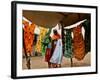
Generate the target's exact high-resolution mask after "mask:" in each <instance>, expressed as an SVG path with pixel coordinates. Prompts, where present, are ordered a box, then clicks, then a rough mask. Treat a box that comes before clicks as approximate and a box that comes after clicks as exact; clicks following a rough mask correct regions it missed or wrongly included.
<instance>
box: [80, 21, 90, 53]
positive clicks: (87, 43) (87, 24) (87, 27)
mask: <svg viewBox="0 0 100 80" xmlns="http://www.w3.org/2000/svg"><path fill="white" fill-rule="evenodd" d="M82 26H83V27H84V29H85V52H86V53H88V52H89V51H91V27H90V22H89V20H87V21H85V22H84V23H83V24H82Z"/></svg>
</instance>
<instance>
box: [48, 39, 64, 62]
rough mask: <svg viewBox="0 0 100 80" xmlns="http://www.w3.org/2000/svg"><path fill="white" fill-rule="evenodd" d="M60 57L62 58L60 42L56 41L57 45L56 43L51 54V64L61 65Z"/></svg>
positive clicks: (59, 40)
mask: <svg viewBox="0 0 100 80" xmlns="http://www.w3.org/2000/svg"><path fill="white" fill-rule="evenodd" d="M62 56H63V52H62V40H61V39H58V40H57V43H56V47H55V50H54V52H53V55H52V57H51V59H50V62H51V63H56V64H61V62H62Z"/></svg>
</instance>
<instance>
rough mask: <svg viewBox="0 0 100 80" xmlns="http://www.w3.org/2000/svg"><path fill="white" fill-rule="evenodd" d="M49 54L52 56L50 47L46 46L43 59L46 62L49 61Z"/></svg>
mask: <svg viewBox="0 0 100 80" xmlns="http://www.w3.org/2000/svg"><path fill="white" fill-rule="evenodd" d="M51 56H52V54H51V49H50V48H47V49H46V54H45V61H46V62H49V61H50V58H51Z"/></svg>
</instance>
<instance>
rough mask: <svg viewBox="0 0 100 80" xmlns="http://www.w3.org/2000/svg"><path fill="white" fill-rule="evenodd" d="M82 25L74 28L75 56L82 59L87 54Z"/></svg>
mask: <svg viewBox="0 0 100 80" xmlns="http://www.w3.org/2000/svg"><path fill="white" fill-rule="evenodd" d="M81 27H82V26H81V25H79V26H77V27H75V28H73V57H75V58H76V59H77V60H82V59H83V58H84V56H85V44H84V40H83V36H82V31H81Z"/></svg>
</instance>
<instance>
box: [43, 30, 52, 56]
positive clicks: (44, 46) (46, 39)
mask: <svg viewBox="0 0 100 80" xmlns="http://www.w3.org/2000/svg"><path fill="white" fill-rule="evenodd" d="M50 33H51V29H49V30H48V32H47V33H46V35H45V37H44V39H43V40H42V56H44V55H45V53H46V48H47V46H48V44H49V43H50V42H51V39H50Z"/></svg>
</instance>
